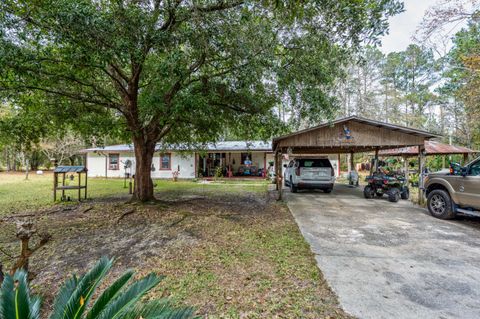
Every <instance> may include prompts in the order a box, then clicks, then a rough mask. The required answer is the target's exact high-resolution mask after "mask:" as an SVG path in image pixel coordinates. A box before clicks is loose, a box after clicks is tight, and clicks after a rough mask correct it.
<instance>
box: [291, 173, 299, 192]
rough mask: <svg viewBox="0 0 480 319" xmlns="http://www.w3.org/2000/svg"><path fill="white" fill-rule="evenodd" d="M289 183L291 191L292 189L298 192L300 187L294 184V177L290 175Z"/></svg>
mask: <svg viewBox="0 0 480 319" xmlns="http://www.w3.org/2000/svg"><path fill="white" fill-rule="evenodd" d="M289 184H290V191H291V192H292V193H296V192H297V190H298V189H297V186H295V185H293V182H292V178H291V177H290V182H289Z"/></svg>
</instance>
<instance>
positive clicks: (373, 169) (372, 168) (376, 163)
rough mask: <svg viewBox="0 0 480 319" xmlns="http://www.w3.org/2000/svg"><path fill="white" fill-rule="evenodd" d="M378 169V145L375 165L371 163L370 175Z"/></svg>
mask: <svg viewBox="0 0 480 319" xmlns="http://www.w3.org/2000/svg"><path fill="white" fill-rule="evenodd" d="M377 169H378V147H377V148H375V157H374V161H373V165H370V176H371V175H373V172H376V171H377Z"/></svg>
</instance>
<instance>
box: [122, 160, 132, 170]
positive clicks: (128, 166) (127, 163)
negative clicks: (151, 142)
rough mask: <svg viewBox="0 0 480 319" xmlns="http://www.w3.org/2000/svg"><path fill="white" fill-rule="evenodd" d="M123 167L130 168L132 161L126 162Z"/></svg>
mask: <svg viewBox="0 0 480 319" xmlns="http://www.w3.org/2000/svg"><path fill="white" fill-rule="evenodd" d="M124 165H125V168H130V167H132V161H131V160H126V161H125V163H124Z"/></svg>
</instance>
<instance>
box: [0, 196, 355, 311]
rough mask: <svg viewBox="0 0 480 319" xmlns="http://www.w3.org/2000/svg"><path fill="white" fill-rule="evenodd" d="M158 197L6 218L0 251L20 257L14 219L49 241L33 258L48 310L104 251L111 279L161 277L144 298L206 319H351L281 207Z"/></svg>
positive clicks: (261, 200)
mask: <svg viewBox="0 0 480 319" xmlns="http://www.w3.org/2000/svg"><path fill="white" fill-rule="evenodd" d="M157 197H158V198H161V199H162V200H161V201H158V202H155V203H151V204H146V205H138V204H128V203H126V200H127V199H128V198H127V197H125V198H118V197H116V198H106V199H103V200H97V201H91V202H87V203H83V204H80V205H69V206H65V205H56V206H55V207H53V208H52V207H50V208H48V209H45V210H38V211H36V212H35V213H34V214H33V215H34V216H26V217H20V216H22V215H28V214H26V213H25V212H20V213H17V214H15V215H8V216H4V217H3V219H2V221H1V224H0V246H1V247H3V249H5V250H8V251H10V252H15V251H18V247H17V245H18V240H17V239H16V238H15V226H14V221H15V220H18V219H22V218H29V219H32V220H34V222H35V223H36V225H37V228H38V230H39V231H47V232H49V233H50V234H51V235H52V240H51V242H49V243H48V244H47V245H46V246H45V247H43V248H42V249H41V250H39V251H37V252H36V253H35V254H34V256H33V257H32V258H31V262H30V270H31V271H32V272H33V273H34V274H35V279H34V280H33V281H32V288H33V290H34V292H36V293H39V294H40V295H42V297H43V301H44V303H43V305H44V306H43V307H44V308H45V309H46V310H48V309H49V308H50V307H51V304H52V300H53V296H54V293H55V291H56V290H57V289H58V288H59V286H60V285H61V283H62V282H63V280H64V279H65V278H66V277H67V276H68V275H69V274H71V273H72V272H77V273H82V272H83V271H85V269H87V268H88V267H89V266H90V265H92V264H93V263H94V262H95V261H96V260H98V258H100V257H101V256H104V255H105V256H109V257H115V258H116V263H115V267H114V271H113V274H112V275H111V276H110V277H109V281H113V280H114V279H115V278H116V277H117V276H118V275H119V274H120V273H122V272H123V271H125V270H126V269H128V268H133V269H136V270H137V271H138V273H139V275H145V274H147V273H149V272H156V273H158V274H161V275H165V276H166V278H165V279H164V281H162V283H161V284H160V286H159V287H157V288H156V290H155V291H153V292H152V293H151V294H150V296H149V297H150V298H156V297H160V296H169V297H171V298H172V299H173V300H174V301H175V302H176V303H179V304H188V305H193V306H195V307H196V308H197V310H198V314H200V315H202V316H205V317H208V318H329V317H332V318H345V317H348V316H347V315H346V314H345V313H344V312H343V311H342V310H341V309H340V308H339V306H338V302H337V299H336V296H335V295H334V294H333V293H332V291H331V290H330V288H329V287H328V285H327V284H326V282H325V280H324V279H323V276H322V274H321V272H320V271H319V270H318V268H317V267H316V265H315V260H314V257H313V255H312V253H311V251H310V249H309V246H308V245H307V244H306V242H305V241H304V239H303V237H302V236H301V234H300V232H299V230H298V228H297V226H296V224H295V222H294V220H293V218H292V216H291V214H290V213H289V211H288V209H287V208H286V206H285V205H284V204H279V203H277V202H276V201H275V200H273V198H271V197H272V196H271V195H269V194H268V193H267V192H238V193H227V192H225V193H224V192H221V191H220V192H219V191H217V192H214V193H208V194H206V193H198V192H194V191H190V192H181V193H178V192H175V193H169V192H168V191H163V192H162V193H160V194H158V195H157ZM0 255H2V254H0ZM0 258H1V260H2V262H3V263H4V264H6V266H8V264H9V262H10V261H9V260H8V258H7V257H5V256H3V255H2V256H1V257H0Z"/></svg>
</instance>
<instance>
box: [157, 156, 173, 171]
mask: <svg viewBox="0 0 480 319" xmlns="http://www.w3.org/2000/svg"><path fill="white" fill-rule="evenodd" d="M171 165H172V156H171V154H170V153H166V154H160V170H164V171H166V170H170V169H171V168H172V166H171Z"/></svg>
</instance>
